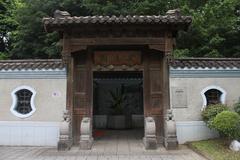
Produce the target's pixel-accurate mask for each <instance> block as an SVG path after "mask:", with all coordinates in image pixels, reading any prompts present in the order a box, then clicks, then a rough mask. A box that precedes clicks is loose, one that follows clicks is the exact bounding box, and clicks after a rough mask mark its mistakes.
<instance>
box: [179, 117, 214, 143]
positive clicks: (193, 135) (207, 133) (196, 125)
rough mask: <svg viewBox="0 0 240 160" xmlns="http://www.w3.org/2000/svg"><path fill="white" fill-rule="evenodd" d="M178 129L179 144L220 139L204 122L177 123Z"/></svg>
mask: <svg viewBox="0 0 240 160" xmlns="http://www.w3.org/2000/svg"><path fill="white" fill-rule="evenodd" d="M176 127H177V139H178V142H179V144H184V143H186V142H190V141H199V140H205V139H210V138H216V137H218V133H217V132H216V131H213V130H210V129H209V128H208V127H207V126H206V124H205V123H204V122H203V121H177V123H176Z"/></svg>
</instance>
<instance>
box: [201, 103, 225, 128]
mask: <svg viewBox="0 0 240 160" xmlns="http://www.w3.org/2000/svg"><path fill="white" fill-rule="evenodd" d="M227 110H229V108H228V107H227V106H226V105H223V104H215V105H209V106H207V107H206V108H205V109H204V110H203V111H202V118H203V120H204V121H205V122H206V123H207V124H209V123H210V122H211V121H212V120H213V118H215V117H216V115H217V114H218V113H221V112H222V111H227Z"/></svg>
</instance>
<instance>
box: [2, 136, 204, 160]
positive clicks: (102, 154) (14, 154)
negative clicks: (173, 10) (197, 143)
mask: <svg viewBox="0 0 240 160" xmlns="http://www.w3.org/2000/svg"><path fill="white" fill-rule="evenodd" d="M129 133H130V134H129ZM141 139H142V134H141V132H139V131H130V132H129V131H127V132H126V131H117V132H116V131H108V132H106V133H105V136H103V137H102V138H97V139H95V142H94V145H93V148H92V150H79V149H78V147H77V146H74V147H72V149H71V150H70V151H62V152H58V151H57V150H56V148H46V147H6V146H2V147H0V160H205V159H204V158H203V157H201V156H200V155H198V154H197V153H195V152H193V151H192V150H190V149H188V148H187V147H186V146H180V147H179V149H178V150H174V151H167V150H166V149H165V148H164V147H162V146H159V147H158V149H157V150H145V149H144V146H143V144H142V141H141Z"/></svg>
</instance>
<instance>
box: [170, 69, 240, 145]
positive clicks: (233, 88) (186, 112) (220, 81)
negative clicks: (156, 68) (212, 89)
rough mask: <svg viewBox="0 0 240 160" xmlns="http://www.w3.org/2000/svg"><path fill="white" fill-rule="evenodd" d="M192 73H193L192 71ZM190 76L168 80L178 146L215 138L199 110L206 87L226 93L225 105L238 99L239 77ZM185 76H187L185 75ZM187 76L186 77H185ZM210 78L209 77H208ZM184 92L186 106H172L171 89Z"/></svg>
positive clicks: (179, 76) (239, 90)
mask: <svg viewBox="0 0 240 160" xmlns="http://www.w3.org/2000/svg"><path fill="white" fill-rule="evenodd" d="M192 72H193V71H192ZM197 73H198V71H195V74H196V75H190V76H189V77H181V76H182V75H180V74H179V75H177V76H172V77H171V78H170V90H171V92H170V93H171V107H172V109H173V112H174V117H175V120H176V122H177V123H176V125H177V138H178V141H179V143H180V144H182V143H185V142H188V141H198V140H204V139H210V138H214V137H217V136H218V134H217V133H216V132H214V131H212V130H210V129H209V128H208V127H207V126H206V124H205V123H204V122H203V121H202V117H201V110H202V109H203V102H204V101H203V98H202V96H201V91H202V90H203V89H204V88H206V87H208V86H218V87H220V88H222V89H223V90H224V91H225V92H226V97H225V103H226V104H227V105H228V106H232V105H233V104H234V103H236V102H238V101H239V97H240V77H211V78H206V77H198V75H197ZM186 75H187V74H186ZM186 75H185V76H186ZM187 76H188V75H187ZM209 77H210V76H209ZM174 87H175V88H178V87H180V88H182V89H183V90H185V96H186V99H187V100H186V106H185V107H179V108H178V107H176V106H173V105H172V104H178V103H174V102H173V101H174V100H176V97H173V96H172V91H173V88H174Z"/></svg>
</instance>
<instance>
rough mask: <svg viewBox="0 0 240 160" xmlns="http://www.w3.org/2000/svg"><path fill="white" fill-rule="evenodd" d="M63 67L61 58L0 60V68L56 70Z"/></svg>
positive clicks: (6, 69)
mask: <svg viewBox="0 0 240 160" xmlns="http://www.w3.org/2000/svg"><path fill="white" fill-rule="evenodd" d="M56 69H64V65H63V64H62V61H61V59H46V60H43V59H29V60H0V70H5V71H8V70H56Z"/></svg>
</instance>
